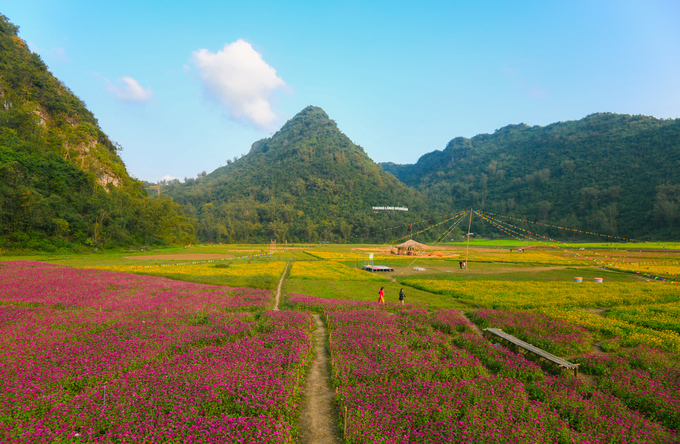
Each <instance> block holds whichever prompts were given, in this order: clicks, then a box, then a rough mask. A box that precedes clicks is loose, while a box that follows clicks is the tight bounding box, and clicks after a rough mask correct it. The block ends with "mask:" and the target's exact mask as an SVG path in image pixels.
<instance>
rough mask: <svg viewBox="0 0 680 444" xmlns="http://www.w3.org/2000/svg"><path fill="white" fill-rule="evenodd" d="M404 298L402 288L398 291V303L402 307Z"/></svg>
mask: <svg viewBox="0 0 680 444" xmlns="http://www.w3.org/2000/svg"><path fill="white" fill-rule="evenodd" d="M404 298H406V295H405V294H404V289H403V288H402V289H401V290H399V302H401V305H404Z"/></svg>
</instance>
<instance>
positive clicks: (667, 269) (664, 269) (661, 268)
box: [607, 262, 680, 276]
mask: <svg viewBox="0 0 680 444" xmlns="http://www.w3.org/2000/svg"><path fill="white" fill-rule="evenodd" d="M607 267H608V268H612V269H614V270H627V271H639V272H640V273H644V274H654V275H663V276H677V275H679V274H680V266H678V265H663V264H660V265H659V264H654V263H652V264H650V263H649V262H647V263H644V264H643V263H635V264H626V263H619V262H613V263H609V262H608V263H607Z"/></svg>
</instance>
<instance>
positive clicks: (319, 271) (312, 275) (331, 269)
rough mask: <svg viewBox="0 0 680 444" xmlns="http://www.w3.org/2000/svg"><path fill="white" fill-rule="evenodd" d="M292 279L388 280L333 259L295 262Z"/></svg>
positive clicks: (291, 274) (291, 273) (291, 272)
mask: <svg viewBox="0 0 680 444" xmlns="http://www.w3.org/2000/svg"><path fill="white" fill-rule="evenodd" d="M290 278H291V279H314V280H320V281H340V280H343V281H387V280H389V279H387V278H386V277H384V276H380V275H377V274H374V273H369V272H368V271H362V270H357V269H354V268H350V267H348V266H346V265H343V264H340V263H338V262H332V261H312V262H295V263H294V264H293V268H292V269H291V271H290Z"/></svg>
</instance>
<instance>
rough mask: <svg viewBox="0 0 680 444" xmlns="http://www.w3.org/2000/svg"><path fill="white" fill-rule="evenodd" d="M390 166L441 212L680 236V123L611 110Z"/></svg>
mask: <svg viewBox="0 0 680 444" xmlns="http://www.w3.org/2000/svg"><path fill="white" fill-rule="evenodd" d="M382 167H383V169H384V170H385V171H388V172H390V173H392V174H394V175H395V176H396V177H397V178H399V179H400V180H401V181H403V182H404V183H406V184H407V185H409V186H412V187H414V188H415V189H417V190H418V191H420V192H422V193H423V194H424V195H426V196H427V197H428V199H429V200H430V202H432V204H433V205H435V206H436V208H437V209H439V210H442V209H448V208H470V207H473V208H475V209H481V210H486V211H490V212H495V213H500V214H505V215H511V216H517V217H521V218H526V219H529V220H534V221H542V222H550V223H554V224H558V225H561V226H567V227H572V228H580V229H585V230H589V231H596V232H601V233H604V234H610V235H619V236H626V237H634V238H643V237H650V236H651V237H654V238H660V239H671V238H672V239H680V223H679V222H680V119H675V120H672V119H668V120H664V119H656V118H653V117H647V116H630V115H619V114H612V113H603V114H592V115H589V116H587V117H585V118H584V119H581V120H578V121H570V122H560V123H555V124H552V125H548V126H546V127H540V126H533V127H530V126H527V125H524V124H521V125H509V126H506V127H504V128H501V129H499V130H497V131H496V132H494V133H493V134H480V135H478V136H475V137H473V138H471V139H467V138H463V137H458V138H455V139H453V140H451V141H450V142H449V143H448V145H447V146H446V148H445V149H444V150H443V151H434V152H432V153H429V154H426V155H424V156H422V157H421V158H420V159H419V160H418V162H417V163H416V164H414V165H395V164H393V163H385V164H382ZM473 228H474V230H473V231H477V232H484V231H487V232H491V231H492V229H490V227H488V226H486V227H484V226H482V225H481V224H480V225H477V226H476V227H473ZM547 232H548V233H551V234H554V235H558V234H559V235H560V236H563V235H564V233H559V232H557V231H550V230H547Z"/></svg>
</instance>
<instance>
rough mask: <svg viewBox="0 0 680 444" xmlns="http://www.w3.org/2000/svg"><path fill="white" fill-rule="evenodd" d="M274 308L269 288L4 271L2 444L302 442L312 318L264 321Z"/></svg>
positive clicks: (24, 265)
mask: <svg viewBox="0 0 680 444" xmlns="http://www.w3.org/2000/svg"><path fill="white" fill-rule="evenodd" d="M270 302H271V294H270V293H269V292H267V291H262V290H252V289H230V288H225V287H212V286H207V285H200V284H188V283H183V282H177V281H170V280H166V279H161V278H152V277H140V276H135V275H126V274H120V273H112V272H100V271H93V270H79V269H71V268H66V267H59V266H53V265H46V264H41V263H30V262H18V263H9V264H6V265H5V266H2V267H0V303H1V304H2V305H0V338H1V339H0V341H1V342H0V344H2V347H1V350H2V352H1V354H0V373H1V374H2V375H3V378H2V380H0V436H1V437H3V438H4V440H5V442H51V441H54V442H56V441H58V442H141V441H144V442H204V443H206V442H234V443H236V442H267V443H288V442H294V441H295V439H294V428H295V427H296V424H295V418H296V414H297V411H298V410H299V408H298V404H299V399H300V387H301V384H302V382H303V379H304V374H305V370H306V367H307V366H308V364H309V362H310V360H311V359H312V352H311V336H310V328H311V318H310V317H309V315H307V314H305V313H299V312H272V311H266V310H263V309H264V308H265V307H266V306H268V305H269V304H270ZM254 309H256V310H258V311H257V312H251V310H254Z"/></svg>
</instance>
